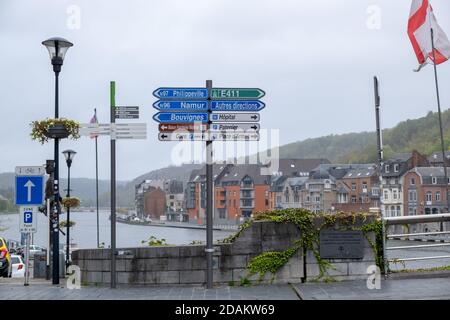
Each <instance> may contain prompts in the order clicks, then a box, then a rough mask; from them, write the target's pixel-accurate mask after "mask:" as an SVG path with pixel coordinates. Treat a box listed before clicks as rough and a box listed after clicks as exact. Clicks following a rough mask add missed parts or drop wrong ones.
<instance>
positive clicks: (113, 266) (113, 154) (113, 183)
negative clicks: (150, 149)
mask: <svg viewBox="0 0 450 320" xmlns="http://www.w3.org/2000/svg"><path fill="white" fill-rule="evenodd" d="M110 102H111V105H110V112H111V288H112V289H114V288H116V130H115V127H114V125H115V122H116V110H115V108H116V83H115V82H114V81H111V83H110Z"/></svg>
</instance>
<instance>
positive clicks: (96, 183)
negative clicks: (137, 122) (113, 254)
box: [94, 108, 100, 248]
mask: <svg viewBox="0 0 450 320" xmlns="http://www.w3.org/2000/svg"><path fill="white" fill-rule="evenodd" d="M94 116H95V119H96V121H97V108H95V109H94ZM97 122H98V121H97ZM97 139H98V135H96V136H95V198H96V199H95V201H96V207H97V248H99V247H100V223H99V220H100V219H99V210H98V144H97Z"/></svg>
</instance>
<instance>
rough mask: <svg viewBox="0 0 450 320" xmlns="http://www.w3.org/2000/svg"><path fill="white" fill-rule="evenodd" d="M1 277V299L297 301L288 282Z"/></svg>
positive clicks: (296, 296) (297, 298) (295, 294)
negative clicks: (89, 282) (161, 283)
mask: <svg viewBox="0 0 450 320" xmlns="http://www.w3.org/2000/svg"><path fill="white" fill-rule="evenodd" d="M8 280H9V281H7V280H0V301H1V300H94V299H95V300H299V297H298V295H297V293H296V291H295V290H294V289H293V288H292V286H290V285H262V286H251V287H229V286H220V287H217V288H214V289H209V290H208V289H205V288H202V287H193V286H182V287H181V286H173V287H156V286H155V287H138V286H133V287H124V286H119V287H118V288H117V289H110V288H108V287H82V288H81V289H79V290H76V289H74V290H69V289H67V288H66V287H65V285H64V282H63V281H61V284H60V285H59V286H53V285H52V284H51V282H46V281H43V280H41V281H38V280H34V281H33V280H32V281H31V282H30V285H29V286H28V287H25V286H24V285H23V280H22V281H17V280H15V281H11V280H10V279H8Z"/></svg>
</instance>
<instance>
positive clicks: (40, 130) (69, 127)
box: [31, 118, 80, 144]
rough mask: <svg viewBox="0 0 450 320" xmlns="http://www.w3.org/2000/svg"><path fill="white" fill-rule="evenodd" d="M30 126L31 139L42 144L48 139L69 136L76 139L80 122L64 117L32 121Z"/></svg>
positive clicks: (78, 135)
mask: <svg viewBox="0 0 450 320" xmlns="http://www.w3.org/2000/svg"><path fill="white" fill-rule="evenodd" d="M31 127H32V130H31V139H33V140H37V141H39V142H40V143H42V144H44V143H45V142H47V141H48V139H66V138H71V139H73V140H76V139H78V138H79V137H80V134H79V130H80V124H79V123H78V122H76V121H73V120H68V119H64V118H59V119H46V120H41V121H33V122H32V123H31Z"/></svg>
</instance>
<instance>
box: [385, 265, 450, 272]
mask: <svg viewBox="0 0 450 320" xmlns="http://www.w3.org/2000/svg"><path fill="white" fill-rule="evenodd" d="M436 271H450V266H442V267H434V268H425V269H403V270H392V271H391V272H392V273H412V272H436Z"/></svg>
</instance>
